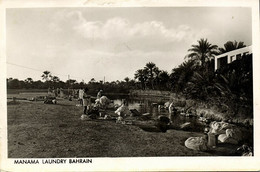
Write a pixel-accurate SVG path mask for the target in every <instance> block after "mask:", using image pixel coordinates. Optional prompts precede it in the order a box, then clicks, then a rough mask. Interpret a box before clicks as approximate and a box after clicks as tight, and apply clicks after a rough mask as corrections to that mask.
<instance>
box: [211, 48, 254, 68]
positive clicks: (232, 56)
mask: <svg viewBox="0 0 260 172" xmlns="http://www.w3.org/2000/svg"><path fill="white" fill-rule="evenodd" d="M251 53H252V46H248V47H244V48H240V49H237V50H233V51H230V52H227V53H224V54H220V55H218V56H215V71H216V70H217V69H219V68H220V67H221V64H220V61H221V59H222V64H223V58H225V57H227V64H229V63H231V62H233V61H235V60H236V59H238V58H240V57H242V56H243V55H246V54H251Z"/></svg>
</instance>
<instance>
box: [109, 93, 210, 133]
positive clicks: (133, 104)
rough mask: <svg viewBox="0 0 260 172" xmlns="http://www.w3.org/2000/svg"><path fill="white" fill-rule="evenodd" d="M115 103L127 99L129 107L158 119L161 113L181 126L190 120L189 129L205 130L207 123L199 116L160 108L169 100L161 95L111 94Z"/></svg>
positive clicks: (173, 123)
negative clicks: (133, 95)
mask: <svg viewBox="0 0 260 172" xmlns="http://www.w3.org/2000/svg"><path fill="white" fill-rule="evenodd" d="M109 98H110V99H111V100H113V101H114V104H118V105H120V104H121V102H122V99H126V100H127V103H128V107H129V109H136V110H137V111H138V112H140V113H141V114H144V113H150V114H152V118H153V119H157V118H158V116H159V115H163V116H167V117H169V118H170V119H171V121H172V126H176V127H179V126H181V125H182V124H184V123H187V122H190V125H189V129H190V130H192V131H194V132H203V131H204V128H205V126H206V123H203V122H201V121H199V120H198V118H197V117H186V116H182V115H179V114H177V115H173V114H170V113H169V111H168V109H160V108H158V105H164V103H165V102H167V101H169V99H167V98H161V97H152V98H151V97H130V96H109Z"/></svg>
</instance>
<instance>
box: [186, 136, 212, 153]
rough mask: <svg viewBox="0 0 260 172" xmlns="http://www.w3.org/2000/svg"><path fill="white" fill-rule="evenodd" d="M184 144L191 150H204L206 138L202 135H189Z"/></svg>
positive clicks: (205, 148)
mask: <svg viewBox="0 0 260 172" xmlns="http://www.w3.org/2000/svg"><path fill="white" fill-rule="evenodd" d="M184 145H185V146H186V147H187V148H189V149H193V150H198V151H205V150H207V140H205V139H204V138H203V137H190V138H188V139H187V140H186V141H185V143H184Z"/></svg>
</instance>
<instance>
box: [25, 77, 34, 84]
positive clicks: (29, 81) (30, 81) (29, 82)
mask: <svg viewBox="0 0 260 172" xmlns="http://www.w3.org/2000/svg"><path fill="white" fill-rule="evenodd" d="M24 81H25V82H26V83H28V84H31V83H32V82H33V79H32V78H26V79H25V80H24Z"/></svg>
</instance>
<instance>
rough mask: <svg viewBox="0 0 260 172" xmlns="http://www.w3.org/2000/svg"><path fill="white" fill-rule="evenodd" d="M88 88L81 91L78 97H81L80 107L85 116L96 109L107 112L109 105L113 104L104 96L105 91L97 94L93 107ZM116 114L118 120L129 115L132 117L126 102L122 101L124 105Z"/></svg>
mask: <svg viewBox="0 0 260 172" xmlns="http://www.w3.org/2000/svg"><path fill="white" fill-rule="evenodd" d="M87 92H88V88H85V89H82V88H81V89H79V91H78V95H79V102H80V106H82V107H83V114H84V115H87V114H88V113H89V112H91V111H92V110H93V108H94V109H98V110H100V109H102V110H106V108H107V107H108V105H109V104H111V101H110V100H109V99H108V98H107V97H106V96H104V95H103V90H100V91H99V92H98V93H97V96H96V100H95V104H94V105H93V106H92V103H91V96H90V95H88V94H87ZM115 114H117V115H118V118H123V117H125V116H127V115H131V111H130V110H129V109H128V106H127V102H126V100H122V104H121V105H120V106H119V107H118V108H117V110H116V111H115Z"/></svg>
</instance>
